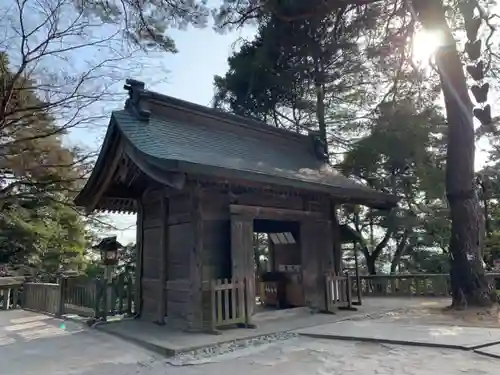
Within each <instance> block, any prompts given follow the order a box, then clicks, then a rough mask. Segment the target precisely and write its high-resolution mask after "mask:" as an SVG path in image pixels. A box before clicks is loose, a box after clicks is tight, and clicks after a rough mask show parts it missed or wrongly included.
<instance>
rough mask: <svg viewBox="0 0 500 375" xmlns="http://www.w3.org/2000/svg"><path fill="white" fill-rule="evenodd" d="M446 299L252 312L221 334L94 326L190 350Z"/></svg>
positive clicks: (168, 348)
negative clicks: (249, 323)
mask: <svg viewBox="0 0 500 375" xmlns="http://www.w3.org/2000/svg"><path fill="white" fill-rule="evenodd" d="M449 304H450V299H449V298H383V297H377V298H366V299H365V300H364V301H363V305H362V306H359V307H358V311H346V310H342V311H338V312H337V313H336V314H335V315H329V314H311V313H310V312H309V310H308V309H306V308H296V309H285V310H278V311H277V310H273V311H267V312H262V313H259V314H256V315H255V316H254V317H253V323H255V324H256V326H257V327H256V328H254V329H232V330H227V331H224V334H223V335H211V334H203V333H198V334H194V333H192V334H190V335H186V334H185V333H184V332H180V331H176V330H173V329H171V328H169V326H168V321H167V324H166V325H164V326H157V325H155V324H151V323H149V322H145V321H141V320H127V321H124V322H117V323H111V324H103V325H99V326H98V329H100V330H103V331H106V332H108V333H112V334H114V335H116V336H118V337H121V338H124V339H127V340H129V341H131V342H134V343H139V344H140V345H142V346H143V347H146V348H149V349H151V350H154V351H156V352H158V353H162V354H166V353H172V352H181V351H186V350H191V349H193V348H196V347H199V346H207V345H211V344H219V343H221V342H227V341H232V340H244V339H247V338H250V337H256V336H260V335H272V334H275V333H277V332H285V331H294V330H297V329H300V328H306V327H312V326H318V325H324V324H328V323H333V322H338V321H340V320H343V319H352V318H354V317H356V316H358V317H360V316H365V315H366V314H369V315H370V316H372V317H373V316H380V315H383V313H384V312H388V311H394V310H398V309H399V310H404V311H407V310H410V309H418V310H421V309H422V308H423V306H427V305H430V306H441V307H444V306H447V305H449Z"/></svg>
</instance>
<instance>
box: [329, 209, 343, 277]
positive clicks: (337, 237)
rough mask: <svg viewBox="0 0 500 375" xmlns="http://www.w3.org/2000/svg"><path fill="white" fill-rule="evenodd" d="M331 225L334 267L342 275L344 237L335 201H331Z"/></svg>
mask: <svg viewBox="0 0 500 375" xmlns="http://www.w3.org/2000/svg"><path fill="white" fill-rule="evenodd" d="M330 205H331V220H332V221H331V223H332V224H331V227H332V236H333V243H332V252H333V257H334V259H333V268H334V269H335V273H336V274H337V275H340V273H341V272H342V239H341V233H340V224H339V220H338V217H337V207H336V206H335V203H333V202H331V203H330Z"/></svg>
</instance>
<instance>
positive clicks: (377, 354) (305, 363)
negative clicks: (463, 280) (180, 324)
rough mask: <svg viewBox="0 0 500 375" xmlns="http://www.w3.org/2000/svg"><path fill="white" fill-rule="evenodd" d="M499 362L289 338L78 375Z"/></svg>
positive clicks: (481, 374)
mask: <svg viewBox="0 0 500 375" xmlns="http://www.w3.org/2000/svg"><path fill="white" fill-rule="evenodd" d="M499 366H500V360H495V359H491V358H488V357H484V356H480V355H478V354H474V353H472V352H463V351H453V350H444V349H443V350H441V349H430V348H420V347H401V346H392V345H380V344H367V343H355V342H345V341H342V342H340V341H333V340H312V339H307V338H292V339H289V340H286V341H281V342H279V343H277V342H275V343H273V344H264V345H260V346H257V347H253V348H247V349H242V350H239V351H237V352H232V353H226V354H223V355H220V356H215V357H212V358H211V359H210V360H208V359H205V360H203V361H200V362H198V363H194V362H193V363H191V364H189V365H183V366H172V365H170V364H168V363H166V362H165V360H161V359H158V358H156V359H154V358H151V359H150V360H148V361H141V362H138V363H136V364H119V363H114V364H109V363H108V364H102V365H98V364H96V366H93V367H92V368H87V370H86V371H84V372H80V373H79V374H81V375H105V374H106V375H132V374H134V375H137V374H140V375H160V374H161V375H164V374H168V375H219V374H242V375H243V374H245V375H281V374H287V375H304V374H307V375H316V374H318V375H336V374H360V375H361V374H363V375H365V374H382V375H431V374H432V375H435V374H438V373H441V374H444V375H458V374H460V375H464V374H471V375H486V374H492V375H493V374H498V368H499Z"/></svg>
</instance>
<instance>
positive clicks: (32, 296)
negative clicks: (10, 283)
mask: <svg viewBox="0 0 500 375" xmlns="http://www.w3.org/2000/svg"><path fill="white" fill-rule="evenodd" d="M60 301H61V286H60V285H59V284H50V283H25V284H24V285H23V299H22V307H23V309H27V310H33V311H39V312H43V313H48V314H53V315H62V313H63V311H62V306H61V303H60Z"/></svg>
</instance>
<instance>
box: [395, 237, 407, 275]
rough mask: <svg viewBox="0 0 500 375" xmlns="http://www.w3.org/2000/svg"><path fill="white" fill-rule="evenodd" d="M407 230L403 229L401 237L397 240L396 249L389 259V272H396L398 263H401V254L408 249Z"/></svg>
mask: <svg viewBox="0 0 500 375" xmlns="http://www.w3.org/2000/svg"><path fill="white" fill-rule="evenodd" d="M408 236H409V233H408V230H405V232H404V233H403V237H402V238H401V241H399V243H398V245H397V247H396V251H395V252H394V256H393V258H392V261H391V274H393V273H396V268H398V266H399V263H401V257H402V256H403V254H404V253H405V252H406V250H407V249H408V245H407V243H406V242H407V241H408Z"/></svg>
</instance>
